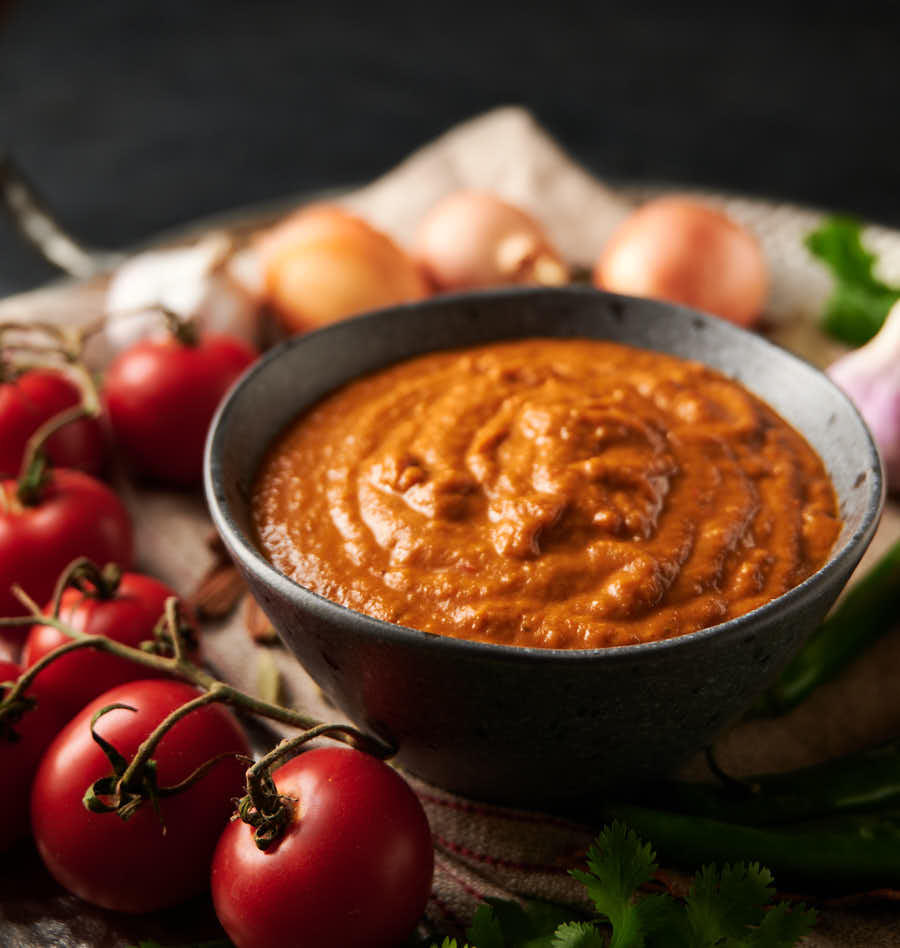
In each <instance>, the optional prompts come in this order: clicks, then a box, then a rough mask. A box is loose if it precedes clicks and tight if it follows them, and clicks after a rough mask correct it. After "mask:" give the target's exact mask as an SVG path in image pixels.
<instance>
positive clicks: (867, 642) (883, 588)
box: [756, 542, 900, 715]
mask: <svg viewBox="0 0 900 948" xmlns="http://www.w3.org/2000/svg"><path fill="white" fill-rule="evenodd" d="M898 621H900V542H897V543H896V544H894V546H893V547H891V549H890V550H889V551H888V552H887V553H886V554H885V555H884V556H883V557H882V558H881V559H880V560H879V561H878V562H877V563H876V564H875V566H873V567H872V569H871V570H870V571H869V572H868V573H867V574H866V575H865V576H864V577H863V578H862V579H861V580H860V581H859V582H858V583H856V584H855V585H854V586H853V587H852V588H851V589H850V590H849V591H848V593H847V595H846V596H845V597H844V599H843V601H842V602H841V603H840V604H839V605H838V606H837V608H836V609H835V610H834V611H833V612H832V614H831V615H830V616H829V617H828V618H827V619H826V620H825V621H824V622H823V623H822V625H821V626H820V627H819V629H818V631H817V632H816V633H815V634H814V635H813V637H812V638H811V639H810V640H809V641H808V642H807V643H806V645H805V646H804V647H803V648H802V649H801V650H800V652H799V653H798V654H797V655H796V657H795V658H794V660H793V661H792V662H791V663H790V664H789V665H788V666H787V668H785V670H784V671H783V672H782V673H781V677H780V678H779V679H778V681H776V682H775V684H774V685H773V686H772V687H771V688H770V689H769V690H768V691H767V692H766V693H765V695H763V698H762V700H761V702H760V704H759V705H758V706H757V708H756V711H757V713H762V714H771V715H776V714H784V713H785V712H787V711H790V710H791V708H794V707H796V706H797V705H798V704H800V702H801V701H803V700H804V699H805V698H807V697H808V696H809V695H810V694H811V693H812V692H813V691H814V690H815V689H816V688H817V687H818V686H819V685H821V684H822V683H823V682H826V681H829V680H830V679H832V678H834V677H835V676H836V675H837V674H838V673H839V672H841V671H843V670H844V669H845V668H846V667H847V666H848V665H850V664H851V663H852V662H853V661H854V659H856V658H857V657H858V656H859V655H861V654H862V653H863V652H864V651H865V650H866V649H867V648H869V647H870V646H871V645H873V644H874V643H875V642H876V641H877V640H878V639H879V638H881V636H882V635H884V634H885V633H886V632H888V631H890V629H891V628H893V627H894V626H895V625H896V624H897V622H898Z"/></svg>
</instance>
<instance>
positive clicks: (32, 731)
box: [0, 661, 67, 853]
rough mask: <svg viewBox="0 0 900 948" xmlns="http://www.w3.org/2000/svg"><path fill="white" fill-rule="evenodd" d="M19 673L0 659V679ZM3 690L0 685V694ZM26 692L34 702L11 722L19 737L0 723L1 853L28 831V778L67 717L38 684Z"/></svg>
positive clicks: (29, 780) (12, 679)
mask: <svg viewBox="0 0 900 948" xmlns="http://www.w3.org/2000/svg"><path fill="white" fill-rule="evenodd" d="M21 673H22V669H21V668H19V666H18V665H16V664H15V663H14V662H5V661H2V662H0V682H3V681H14V680H15V679H16V678H18V677H19V675H20V674H21ZM5 692H6V689H5V688H4V689H0V697H2V695H3V694H5ZM27 694H28V695H30V696H31V697H33V698H36V699H37V706H36V707H35V708H33V709H32V710H31V711H27V712H26V713H25V714H24V715H23V716H22V718H21V719H20V720H19V721H18V722H16V723H15V724H13V725H12V729H13V731H14V732H15V734H16V735H17V738H18V739H13V738H11V737H10V736H9V735H8V734H6V733H4V730H3V726H2V725H0V775H2V776H0V853H2V852H3V851H4V850H5V849H7V848H8V847H9V846H10V844H12V843H13V842H15V841H16V840H17V839H19V838H20V837H22V836H27V835H28V799H29V797H30V796H31V780H32V778H33V777H34V772H35V770H37V766H38V763H39V762H40V759H41V755H42V754H43V753H44V750H45V749H46V748H47V746H48V745H49V744H50V742H51V741H52V740H53V738H54V737H56V735H57V733H58V732H59V730H60V728H61V727H62V726H63V724H65V722H66V720H67V717H66V716H65V714H64V712H63V710H62V708H60V707H59V706H58V705H56V704H55V703H54V702H53V700H52V699H51V698H49V697H48V696H47V695H46V694H42V693H41V691H40V689H39V688H37V686H32V687H31V688H29V690H28V692H27Z"/></svg>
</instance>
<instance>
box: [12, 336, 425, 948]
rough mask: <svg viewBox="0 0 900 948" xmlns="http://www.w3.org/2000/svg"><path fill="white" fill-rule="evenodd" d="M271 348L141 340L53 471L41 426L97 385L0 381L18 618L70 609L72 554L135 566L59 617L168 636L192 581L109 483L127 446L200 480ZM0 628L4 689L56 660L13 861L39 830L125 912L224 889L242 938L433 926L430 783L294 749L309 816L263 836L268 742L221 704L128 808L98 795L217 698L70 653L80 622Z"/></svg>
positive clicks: (284, 775) (121, 662)
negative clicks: (154, 737)
mask: <svg viewBox="0 0 900 948" xmlns="http://www.w3.org/2000/svg"><path fill="white" fill-rule="evenodd" d="M254 358H255V353H254V352H253V351H252V350H251V349H250V348H249V347H247V346H246V345H244V344H243V343H241V342H239V341H237V340H235V339H232V338H229V337H224V336H207V337H200V338H195V339H181V338H179V337H178V336H177V335H172V336H170V337H168V338H165V339H153V340H146V341H143V342H140V343H138V344H137V345H135V346H133V347H132V348H130V349H128V350H126V351H125V352H123V353H122V354H121V355H119V356H118V357H117V358H116V360H114V362H113V363H112V364H111V365H110V367H109V368H108V370H107V372H106V375H105V379H104V383H103V388H102V401H103V406H104V417H103V419H99V418H96V417H81V418H78V419H76V420H73V421H71V422H69V423H68V424H66V425H64V426H63V427H61V428H59V430H57V431H56V432H55V433H53V434H52V435H51V436H50V437H49V438H48V439H47V440H46V441H45V443H44V445H43V447H42V448H41V450H40V451H39V452H37V453H36V454H35V458H39V459H40V463H37V462H35V463H34V464H29V462H28V454H29V452H30V451H31V447H33V444H32V445H30V444H29V442H30V439H33V436H34V434H35V432H36V431H38V430H39V429H41V428H42V426H43V425H45V423H47V422H48V420H50V419H52V418H54V417H58V416H59V415H60V413H61V412H65V411H66V410H68V409H71V408H72V407H73V406H74V405H77V404H78V403H79V400H80V399H81V398H82V393H81V391H80V389H79V387H78V386H77V385H75V384H74V383H73V382H72V381H71V380H70V379H69V378H68V377H67V376H66V375H65V374H64V373H63V372H60V371H56V370H48V369H32V370H29V371H26V372H23V373H22V374H19V375H18V376H15V377H12V378H10V379H9V380H8V381H5V382H3V383H2V384H0V472H2V474H3V475H4V476H6V477H7V478H8V479H7V480H5V481H3V482H2V485H0V615H5V616H15V615H21V614H22V613H23V612H24V611H25V603H26V602H27V601H28V600H29V599H30V601H31V602H33V603H37V604H39V605H41V606H44V604H45V603H50V601H51V599H52V597H53V595H54V588H55V586H56V585H57V582H58V579H59V576H60V574H61V573H62V572H63V571H64V570H65V568H66V566H67V565H68V564H69V563H70V561H72V560H73V559H76V558H79V557H87V558H89V559H90V560H93V561H94V562H97V563H108V562H111V563H116V564H118V566H119V567H120V568H121V569H122V570H125V572H124V573H121V575H119V576H116V575H115V574H114V573H103V574H101V573H99V572H98V573H96V574H95V575H94V576H93V578H88V579H84V578H82V579H81V580H80V581H79V582H77V583H76V584H75V585H73V586H71V587H69V588H66V589H65V590H64V591H63V592H62V595H61V597H60V598H59V601H58V617H59V620H60V621H61V622H62V623H64V625H65V626H66V627H67V628H68V629H69V630H73V631H74V633H75V634H76V635H89V636H102V637H104V638H106V639H110V640H113V641H115V642H118V643H121V644H122V645H123V646H130V647H132V648H135V647H139V646H140V645H141V643H146V642H148V641H153V640H154V636H155V630H157V628H158V623H159V621H160V618H161V616H162V615H163V613H164V611H165V606H166V602H167V601H169V600H170V597H173V596H174V592H173V590H171V589H170V588H169V587H167V586H166V585H165V584H164V583H162V582H160V581H159V580H157V579H155V578H153V577H151V576H147V575H143V574H140V573H136V572H129V571H128V570H130V568H131V565H132V525H131V522H130V520H129V515H128V513H127V511H126V509H125V507H124V506H123V504H122V502H121V500H120V499H119V498H118V497H117V496H116V494H115V492H114V491H113V490H112V489H111V488H110V487H109V486H108V485H107V484H106V483H105V482H104V481H103V480H102V479H101V476H102V474H103V473H104V471H106V470H107V469H108V466H109V465H108V462H109V452H110V444H112V445H113V450H115V451H116V452H117V454H118V455H119V456H120V457H121V458H123V459H125V460H126V461H127V463H128V464H129V465H130V466H131V468H132V469H133V470H134V471H135V472H137V473H138V474H140V475H142V476H145V477H150V478H153V479H154V480H156V481H158V482H163V483H167V484H170V485H177V486H189V485H193V484H195V483H196V482H197V481H198V480H199V478H200V474H201V464H202V452H203V445H204V440H205V435H206V431H207V428H208V426H209V423H210V421H211V418H212V416H213V414H214V411H215V408H216V406H217V404H218V402H219V401H220V399H221V397H222V395H223V394H224V392H225V391H226V389H227V388H228V387H229V386H230V385H231V383H232V382H233V381H234V380H235V378H236V377H237V376H238V375H239V374H240V373H241V372H242V371H243V370H244V368H246V367H247V366H248V365H249V364H250V363H251V362H252V361H253V359H254ZM23 464H24V466H25V467H32V468H34V470H27V471H23V470H22V468H23ZM16 475H19V476H18V477H17V476H16ZM13 586H18V587H21V589H23V590H24V592H25V593H26V594H27V599H23V598H22V597H21V596H17V595H14V594H13V592H12V588H13ZM181 612H182V615H185V617H186V619H187V620H188V621H190V616H189V615H186V610H184V609H182V610H181ZM44 614H45V615H47V616H50V615H51V614H52V604H50V605H47V606H46V607H45V608H44ZM0 631H2V633H3V637H2V638H0V648H2V649H4V652H3V653H0V700H2V699H3V698H4V697H8V696H9V695H10V693H11V690H12V687H13V683H14V682H15V681H16V679H18V678H19V676H20V675H21V674H22V673H23V671H25V670H27V669H29V668H33V666H34V665H35V664H36V663H38V662H41V661H43V662H49V663H48V664H46V665H45V666H42V669H41V670H40V671H39V672H38V673H37V674H36V676H35V677H34V679H33V681H32V682H31V683H30V684H29V685H28V687H27V688H26V689H25V690H24V692H23V698H22V699H21V700H18V701H17V702H16V703H15V704H14V705H13V706H12V707H9V706H8V707H7V708H6V711H5V713H0V775H2V778H0V853H8V852H9V851H10V850H11V849H12V848H13V847H14V845H16V844H17V841H18V840H19V839H20V838H21V837H23V836H25V835H27V834H28V833H29V832H31V834H33V837H34V843H35V845H36V846H37V849H38V852H39V853H40V855H41V857H42V859H43V861H44V863H45V864H46V866H47V868H48V870H49V871H50V872H51V874H52V875H53V876H54V877H55V878H56V879H57V880H58V881H59V882H60V883H61V884H62V885H63V886H65V888H66V889H68V890H69V891H70V892H72V893H74V894H76V895H78V896H79V897H81V898H83V899H85V900H86V901H89V902H91V903H93V904H95V905H99V906H102V907H105V908H109V909H113V910H119V911H126V912H149V911H155V910H157V909H160V908H163V907H166V906H170V905H173V904H176V903H178V902H181V901H183V900H185V899H187V898H189V897H192V896H194V895H197V894H199V893H202V892H204V891H207V890H211V892H212V896H213V901H214V904H215V907H216V911H217V914H218V915H219V917H220V919H221V921H222V924H223V926H224V927H225V929H226V931H227V932H228V934H229V936H230V937H231V938H232V940H233V941H234V942H235V944H236V945H238V946H239V948H266V946H274V945H282V944H285V943H288V942H292V941H295V940H296V939H298V938H300V939H301V940H302V942H303V944H305V945H310V946H316V945H326V944H335V943H339V944H341V945H345V946H348V948H350V946H353V945H360V946H362V945H367V946H371V945H379V944H383V945H385V946H387V945H394V944H396V943H398V942H399V941H401V940H402V939H403V938H405V937H406V936H407V935H408V934H409V932H410V931H411V929H412V928H413V927H414V926H415V924H416V922H417V921H418V919H419V917H420V916H421V913H422V911H423V909H424V905H425V901H426V899H427V897H428V893H429V891H430V885H431V873H432V864H433V854H432V844H431V836H430V832H429V829H428V824H427V820H426V818H425V815H424V813H423V811H422V808H421V805H420V804H419V802H418V800H417V798H416V796H415V794H414V793H413V792H412V790H411V789H410V788H409V786H408V785H407V784H406V783H405V781H403V780H402V778H401V777H400V776H399V775H398V774H397V773H396V772H395V771H394V770H393V769H392V768H390V767H389V766H388V765H386V764H385V763H383V762H382V761H380V760H378V759H376V758H375V757H372V756H369V755H367V754H365V753H363V752H361V751H359V750H354V749H351V748H347V747H317V748H315V749H313V750H309V751H305V752H304V753H302V754H300V755H299V756H297V757H295V758H294V759H292V760H289V761H288V762H287V763H286V764H283V765H282V766H280V767H279V768H278V769H277V770H275V771H274V772H273V774H272V778H273V780H274V783H275V787H276V788H277V790H278V793H279V794H280V795H281V797H282V799H283V800H284V801H285V802H286V804H287V805H288V806H289V807H290V820H289V822H288V825H287V827H286V828H285V830H284V832H283V835H282V836H281V837H280V838H279V839H277V840H276V841H275V842H274V843H272V844H271V845H269V846H268V847H267V848H266V849H260V848H259V847H258V846H257V844H256V842H255V841H254V837H253V833H252V830H251V827H250V826H248V825H247V824H246V823H243V822H241V820H239V819H236V817H235V813H236V801H237V800H238V799H239V798H240V797H241V796H242V794H243V793H244V773H245V770H246V766H247V763H248V758H249V757H250V756H251V749H250V747H249V744H248V741H247V738H246V736H245V735H244V733H243V731H242V729H241V727H240V725H239V724H238V722H237V720H236V719H235V718H234V717H233V715H232V714H231V713H230V711H228V710H227V709H226V708H225V707H224V706H222V705H221V704H218V703H209V704H206V705H203V706H202V707H198V708H196V709H194V710H192V711H191V712H190V713H189V714H185V715H184V716H183V717H180V718H179V719H178V720H177V721H176V723H174V725H173V726H171V727H170V728H169V729H168V730H167V731H166V732H165V734H164V735H163V736H162V738H161V740H160V741H159V743H158V744H157V746H156V747H155V749H154V750H153V753H152V764H151V766H150V767H149V768H147V770H146V773H145V779H144V784H143V786H144V787H145V789H147V790H148V794H147V796H148V799H146V800H144V801H142V802H140V805H137V806H135V807H132V808H130V809H128V811H127V813H126V812H125V810H121V811H119V812H115V810H116V808H115V807H105V806H102V805H100V806H98V805H95V804H96V800H97V799H98V793H99V799H100V800H101V802H102V800H103V799H105V797H104V791H102V789H101V790H99V791H98V788H103V787H104V786H105V787H106V788H107V790H110V788H111V787H112V786H113V785H114V784H115V778H116V777H117V776H121V773H122V770H123V767H124V766H125V764H126V762H128V761H130V760H131V759H132V758H134V756H135V755H136V754H138V751H139V748H140V747H141V745H142V744H143V743H144V742H145V741H146V740H147V738H148V737H149V735H150V734H151V733H152V732H153V731H154V729H155V728H157V726H158V725H159V724H160V723H161V722H162V721H163V720H164V719H166V718H167V717H169V716H170V715H172V714H173V712H177V710H178V709H180V708H182V707H183V706H184V705H185V704H186V703H187V702H190V701H192V700H196V699H197V698H198V696H199V695H201V694H202V692H201V691H198V689H197V688H196V687H194V686H193V685H191V684H187V683H184V682H181V681H177V680H175V679H173V678H172V677H170V676H164V675H161V674H160V673H156V674H155V675H154V672H153V669H150V670H148V668H147V667H145V666H143V665H141V664H139V663H136V662H134V661H131V660H129V659H127V658H125V657H120V656H119V655H114V654H110V653H108V652H106V651H100V650H95V649H92V648H77V649H74V650H72V649H71V643H72V637H71V635H69V634H67V633H66V632H65V631H62V630H60V629H58V628H57V627H56V626H55V625H54V624H53V623H50V622H47V623H41V622H36V623H35V624H32V625H31V626H30V628H27V631H26V632H21V631H18V632H16V631H13V630H12V629H11V628H5V629H3V630H0ZM61 648H66V649H67V650H66V651H65V653H64V654H61V655H57V656H56V657H54V658H53V659H52V660H50V656H52V655H54V653H55V652H56V650H59V649H61ZM4 654H5V655H6V656H7V657H5V658H4V657H3V655H4ZM188 657H189V659H191V660H194V659H195V658H196V653H195V652H194V653H190V652H189V653H188ZM91 788H93V789H94V790H95V791H98V793H95V795H94V802H92V801H90V800H88V799H87V797H86V794H87V793H88V791H89V789H91ZM103 810H112V811H113V812H103ZM123 814H124V815H126V816H127V819H126V818H123ZM9 858H14V856H11V857H9Z"/></svg>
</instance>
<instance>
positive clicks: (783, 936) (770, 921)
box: [747, 902, 816, 948]
mask: <svg viewBox="0 0 900 948" xmlns="http://www.w3.org/2000/svg"><path fill="white" fill-rule="evenodd" d="M815 923H816V912H815V909H808V908H806V906H805V905H800V906H797V907H796V908H789V907H788V904H787V903H786V902H779V903H778V904H777V905H775V906H773V907H772V908H771V909H769V911H768V912H766V914H765V915H764V916H763V920H762V922H761V923H760V925H759V927H758V928H757V929H756V930H755V931H754V932H753V935H752V936H751V937H750V938H748V939H747V946H748V948H782V946H783V945H793V944H795V943H796V942H797V941H799V940H800V939H801V938H803V936H804V935H808V934H809V933H810V932H811V931H812V929H813V925H815Z"/></svg>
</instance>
